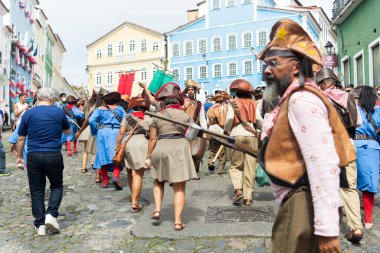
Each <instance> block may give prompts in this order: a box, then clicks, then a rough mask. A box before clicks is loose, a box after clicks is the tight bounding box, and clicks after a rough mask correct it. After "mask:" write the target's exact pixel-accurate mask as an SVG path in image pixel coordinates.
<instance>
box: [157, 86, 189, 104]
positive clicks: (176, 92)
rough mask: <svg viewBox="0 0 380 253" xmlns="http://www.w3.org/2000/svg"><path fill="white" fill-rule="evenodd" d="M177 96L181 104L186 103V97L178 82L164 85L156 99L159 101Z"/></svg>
mask: <svg viewBox="0 0 380 253" xmlns="http://www.w3.org/2000/svg"><path fill="white" fill-rule="evenodd" d="M171 97H174V98H177V99H178V100H179V102H180V104H181V105H183V104H184V98H183V95H182V93H181V88H180V87H179V85H178V84H176V83H167V84H165V85H164V86H162V87H161V88H160V89H159V90H158V91H157V93H156V96H155V99H156V101H158V102H161V101H164V100H165V99H166V98H171Z"/></svg>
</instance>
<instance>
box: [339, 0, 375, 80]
mask: <svg viewBox="0 0 380 253" xmlns="http://www.w3.org/2000/svg"><path fill="white" fill-rule="evenodd" d="M378 10H380V1H378V0H366V1H363V0H355V1H353V0H336V1H334V9H333V25H334V26H335V28H336V31H337V34H338V48H339V61H340V67H339V70H340V74H341V77H342V80H343V81H344V84H345V85H347V84H354V85H355V86H357V85H361V84H365V85H371V86H380V16H379V14H378Z"/></svg>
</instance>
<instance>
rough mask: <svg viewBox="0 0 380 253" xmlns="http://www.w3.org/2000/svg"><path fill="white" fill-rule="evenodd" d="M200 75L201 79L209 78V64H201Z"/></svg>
mask: <svg viewBox="0 0 380 253" xmlns="http://www.w3.org/2000/svg"><path fill="white" fill-rule="evenodd" d="M198 77H199V79H206V78H207V66H200V67H199V73H198Z"/></svg>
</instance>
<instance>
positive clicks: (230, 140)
mask: <svg viewBox="0 0 380 253" xmlns="http://www.w3.org/2000/svg"><path fill="white" fill-rule="evenodd" d="M145 114H146V115H149V116H151V117H155V118H158V119H162V120H165V121H168V122H171V123H174V124H178V125H181V126H184V127H192V126H191V124H187V123H183V122H179V121H176V120H174V119H171V118H168V117H165V116H163V115H159V114H156V113H152V112H145ZM204 133H206V134H210V135H212V136H213V138H214V139H215V140H216V141H218V142H219V143H221V144H222V145H224V146H226V147H230V148H232V149H236V150H238V151H241V152H244V153H247V154H249V155H251V156H253V157H256V158H257V156H258V154H259V152H258V150H254V149H253V148H252V147H250V146H248V145H246V144H242V143H239V142H237V141H236V139H235V138H234V137H231V136H228V135H224V134H220V133H216V132H213V131H210V130H207V129H203V128H201V129H200V131H199V133H198V137H202V136H203V134H204Z"/></svg>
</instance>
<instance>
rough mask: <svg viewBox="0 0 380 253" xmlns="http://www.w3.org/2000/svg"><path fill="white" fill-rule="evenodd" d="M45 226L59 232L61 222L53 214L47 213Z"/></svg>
mask: <svg viewBox="0 0 380 253" xmlns="http://www.w3.org/2000/svg"><path fill="white" fill-rule="evenodd" d="M45 226H46V228H47V229H49V230H50V231H52V232H54V233H58V232H59V224H58V222H57V219H56V218H54V217H53V216H52V215H51V214H46V217H45Z"/></svg>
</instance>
